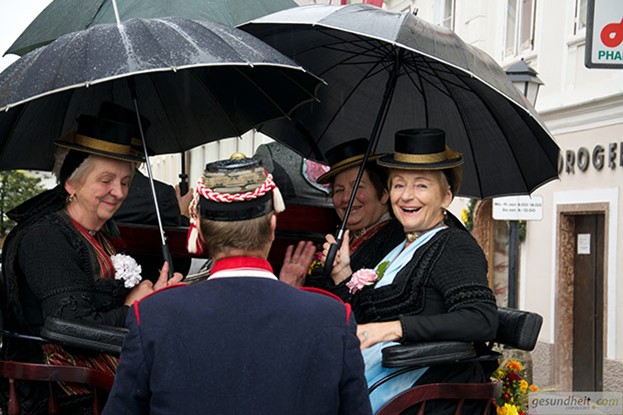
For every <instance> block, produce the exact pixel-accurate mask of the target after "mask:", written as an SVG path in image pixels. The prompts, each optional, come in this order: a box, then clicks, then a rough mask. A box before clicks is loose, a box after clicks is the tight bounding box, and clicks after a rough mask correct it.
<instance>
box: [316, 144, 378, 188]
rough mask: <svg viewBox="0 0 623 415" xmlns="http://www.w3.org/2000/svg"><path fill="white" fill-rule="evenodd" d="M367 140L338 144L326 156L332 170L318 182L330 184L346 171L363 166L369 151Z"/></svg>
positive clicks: (375, 156)
mask: <svg viewBox="0 0 623 415" xmlns="http://www.w3.org/2000/svg"><path fill="white" fill-rule="evenodd" d="M368 144H369V142H368V139H367V138H357V139H354V140H351V141H347V142H345V143H341V144H338V145H337V146H335V147H333V148H332V149H330V150H329V151H327V153H326V154H325V158H326V159H327V161H328V162H329V166H331V170H329V171H328V172H326V173H325V174H323V175H321V176H319V177H318V179H317V180H316V181H317V182H318V183H320V184H325V183H329V182H330V181H331V179H332V178H333V177H334V176H335V175H337V174H338V173H341V172H343V171H344V170H347V169H350V168H351V167H356V166H359V165H360V164H361V162H362V161H363V158H364V156H365V154H366V150H367V149H368ZM379 157H380V156H379V155H371V156H370V157H369V158H368V160H370V161H374V160H376V159H378V158H379Z"/></svg>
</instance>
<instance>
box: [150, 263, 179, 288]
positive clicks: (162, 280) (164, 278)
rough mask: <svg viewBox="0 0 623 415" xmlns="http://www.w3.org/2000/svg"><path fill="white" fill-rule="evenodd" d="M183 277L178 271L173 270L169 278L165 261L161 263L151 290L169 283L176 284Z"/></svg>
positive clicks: (167, 265)
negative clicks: (158, 273)
mask: <svg viewBox="0 0 623 415" xmlns="http://www.w3.org/2000/svg"><path fill="white" fill-rule="evenodd" d="M183 278H184V276H183V275H182V274H180V273H179V272H174V273H173V276H172V277H171V278H169V263H168V262H166V261H165V262H164V264H162V268H161V269H160V275H159V276H158V280H157V281H156V283H155V284H154V289H153V291H158V290H161V289H163V288H166V287H168V286H170V285H173V284H177V283H179V282H180V281H182V279H183Z"/></svg>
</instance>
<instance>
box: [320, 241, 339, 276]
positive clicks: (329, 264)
mask: <svg viewBox="0 0 623 415" xmlns="http://www.w3.org/2000/svg"><path fill="white" fill-rule="evenodd" d="M341 242H342V241H341V240H339V241H338V243H335V244H331V246H329V252H327V258H326V259H325V261H324V268H323V269H322V275H323V276H324V277H325V278H331V271H332V270H333V261H335V256H336V255H337V251H338V250H339V249H340V245H341Z"/></svg>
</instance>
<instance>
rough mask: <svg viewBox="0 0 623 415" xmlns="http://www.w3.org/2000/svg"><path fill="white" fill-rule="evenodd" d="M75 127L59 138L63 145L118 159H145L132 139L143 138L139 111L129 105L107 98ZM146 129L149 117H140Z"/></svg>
mask: <svg viewBox="0 0 623 415" xmlns="http://www.w3.org/2000/svg"><path fill="white" fill-rule="evenodd" d="M77 121H78V127H77V129H76V131H74V132H71V133H69V134H65V135H64V136H62V137H60V138H58V139H57V140H56V141H55V143H56V145H58V146H60V147H65V148H69V149H72V150H77V151H81V152H84V153H88V154H95V155H99V156H103V157H110V158H113V159H117V160H124V161H136V162H143V161H145V158H144V157H143V156H142V155H141V154H140V153H137V152H136V151H135V149H134V148H133V146H132V141H133V140H134V142H135V143H136V141H137V140H138V142H140V139H139V138H138V137H140V130H139V127H138V121H137V118H136V113H135V112H134V111H131V110H129V109H127V108H124V107H121V106H119V105H116V104H113V103H111V102H105V103H103V104H102V105H101V107H100V109H99V112H98V113H97V115H96V116H92V115H86V114H83V115H80V116H79V117H78V120H77ZM141 123H142V125H143V130H144V131H145V130H146V129H147V127H148V126H149V121H148V120H147V119H146V118H144V117H141Z"/></svg>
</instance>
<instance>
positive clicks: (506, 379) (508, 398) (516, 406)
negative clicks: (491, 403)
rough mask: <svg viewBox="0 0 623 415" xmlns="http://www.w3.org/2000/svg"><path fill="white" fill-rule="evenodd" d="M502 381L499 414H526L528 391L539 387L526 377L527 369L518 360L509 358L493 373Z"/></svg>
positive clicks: (498, 403)
mask: <svg viewBox="0 0 623 415" xmlns="http://www.w3.org/2000/svg"><path fill="white" fill-rule="evenodd" d="M493 377H494V378H495V379H498V380H499V381H501V382H502V395H501V396H500V397H499V398H497V400H496V406H497V415H526V409H527V405H528V393H529V392H536V391H537V390H538V388H537V387H536V386H535V385H530V384H529V383H528V381H527V380H526V379H525V377H526V370H525V368H524V367H523V365H522V364H521V363H520V362H518V361H516V360H509V361H508V362H506V364H504V365H503V366H501V367H500V368H499V369H498V370H497V371H496V372H495V373H494V375H493Z"/></svg>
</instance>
